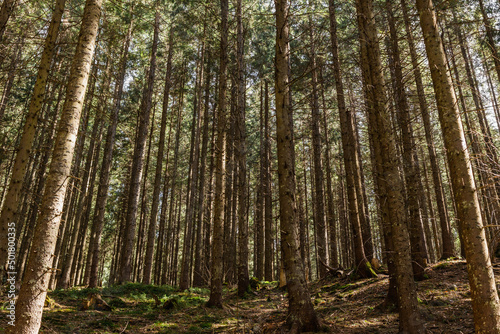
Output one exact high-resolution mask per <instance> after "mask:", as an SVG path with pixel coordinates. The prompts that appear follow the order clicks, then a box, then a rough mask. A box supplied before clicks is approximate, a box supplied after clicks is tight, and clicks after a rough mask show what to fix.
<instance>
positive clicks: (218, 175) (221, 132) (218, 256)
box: [207, 0, 228, 308]
mask: <svg viewBox="0 0 500 334" xmlns="http://www.w3.org/2000/svg"><path fill="white" fill-rule="evenodd" d="M220 6H221V30H220V32H221V41H220V64H219V98H218V105H219V115H218V119H217V140H216V143H215V148H214V149H215V159H216V162H215V194H214V196H215V197H214V221H213V228H212V263H211V266H210V272H211V282H210V299H209V300H208V302H207V305H208V306H212V307H217V308H222V276H223V272H222V255H223V254H222V246H223V245H222V243H223V240H222V237H223V231H222V228H223V226H222V224H223V222H224V200H225V194H224V192H225V191H224V190H225V189H224V179H225V177H226V175H225V173H226V157H225V153H226V122H227V121H226V113H227V112H226V82H227V78H226V69H227V62H228V59H227V37H228V23H227V16H228V0H221V4H220Z"/></svg>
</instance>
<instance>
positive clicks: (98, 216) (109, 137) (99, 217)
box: [88, 9, 134, 288]
mask: <svg viewBox="0 0 500 334" xmlns="http://www.w3.org/2000/svg"><path fill="white" fill-rule="evenodd" d="M131 11H132V9H131ZM133 26H134V20H133V18H131V19H130V23H129V26H128V30H127V34H126V36H125V39H124V41H123V47H122V51H121V52H122V55H121V59H120V65H119V66H120V67H119V71H118V78H117V81H116V86H115V91H114V94H113V99H114V101H113V109H112V112H111V117H110V120H109V125H108V129H107V133H106V143H105V144H104V145H105V146H104V152H103V158H102V165H101V175H100V176H99V187H98V189H97V199H96V204H95V209H94V218H93V223H92V232H91V233H92V235H93V237H92V242H91V243H90V245H89V257H91V258H92V259H91V262H90V264H88V265H90V273H89V287H90V288H95V287H97V284H98V280H97V274H98V266H99V253H100V251H101V249H100V248H101V236H102V229H103V227H104V213H105V209H106V201H107V199H108V187H109V176H110V171H111V163H112V157H113V148H114V146H115V135H116V127H117V125H118V113H119V111H120V102H121V99H122V95H123V85H124V82H125V71H126V69H127V58H128V50H129V46H130V39H131V37H132V28H133Z"/></svg>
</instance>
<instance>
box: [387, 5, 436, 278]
mask: <svg viewBox="0 0 500 334" xmlns="http://www.w3.org/2000/svg"><path fill="white" fill-rule="evenodd" d="M385 4H386V9H387V14H388V15H387V17H388V23H389V29H390V52H389V65H390V66H391V67H392V69H391V78H392V82H393V90H394V95H395V103H396V108H397V112H396V115H397V117H396V118H397V121H398V125H399V127H400V130H401V141H402V143H403V154H402V155H403V170H404V177H405V184H406V206H407V207H408V211H407V212H408V220H409V229H410V241H411V257H412V267H413V277H414V278H415V279H416V280H423V279H424V278H425V277H424V275H425V268H426V267H427V258H428V254H427V250H426V249H427V248H426V247H425V236H424V226H423V222H422V216H421V212H420V202H419V199H420V198H419V196H418V188H419V178H420V175H419V174H418V173H417V165H416V161H415V156H416V152H415V149H414V147H415V145H414V143H413V139H412V138H413V133H412V132H413V129H412V126H411V123H410V122H411V115H410V111H409V107H408V100H407V97H406V91H405V85H404V82H403V68H402V65H401V57H400V53H399V45H398V35H397V31H396V22H395V18H394V12H393V9H392V4H391V0H386V2H385Z"/></svg>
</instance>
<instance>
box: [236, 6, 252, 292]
mask: <svg viewBox="0 0 500 334" xmlns="http://www.w3.org/2000/svg"><path fill="white" fill-rule="evenodd" d="M241 2H242V0H238V2H237V7H236V20H237V30H238V36H237V50H236V52H237V57H236V58H237V63H238V71H237V85H238V95H237V96H238V97H237V104H236V151H235V153H236V154H235V155H236V161H237V163H238V295H239V296H240V297H243V296H244V295H245V293H246V292H247V290H248V286H249V282H250V278H249V276H248V221H247V196H248V194H247V167H246V164H247V161H246V160H247V158H246V155H247V145H246V128H245V88H246V87H245V73H244V72H245V71H244V67H245V64H244V58H243V54H244V48H245V44H244V39H243V18H242V13H241Z"/></svg>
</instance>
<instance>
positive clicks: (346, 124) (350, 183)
mask: <svg viewBox="0 0 500 334" xmlns="http://www.w3.org/2000/svg"><path fill="white" fill-rule="evenodd" d="M329 13H330V37H331V42H332V64H333V74H334V76H335V86H336V91H337V103H338V108H339V117H340V129H341V139H342V149H343V151H344V154H343V157H344V165H345V171H346V181H347V198H348V206H349V210H348V211H349V220H350V222H351V225H352V228H353V231H354V256H355V261H356V263H355V266H356V268H357V271H358V273H359V275H360V276H361V277H371V276H373V272H372V271H371V270H369V268H368V267H367V266H368V260H367V258H366V255H365V251H364V246H363V235H362V230H361V219H362V217H361V216H362V212H361V211H360V210H359V208H360V204H359V203H358V202H359V201H361V200H362V199H361V198H359V196H358V195H359V194H361V189H360V188H361V177H360V165H359V159H358V155H357V153H356V149H355V147H354V143H355V141H356V135H355V133H354V132H355V127H354V117H353V113H352V111H350V110H348V109H347V107H346V103H345V95H344V84H343V79H342V73H341V71H340V58H339V54H338V40H337V19H336V15H335V2H334V0H329Z"/></svg>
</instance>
